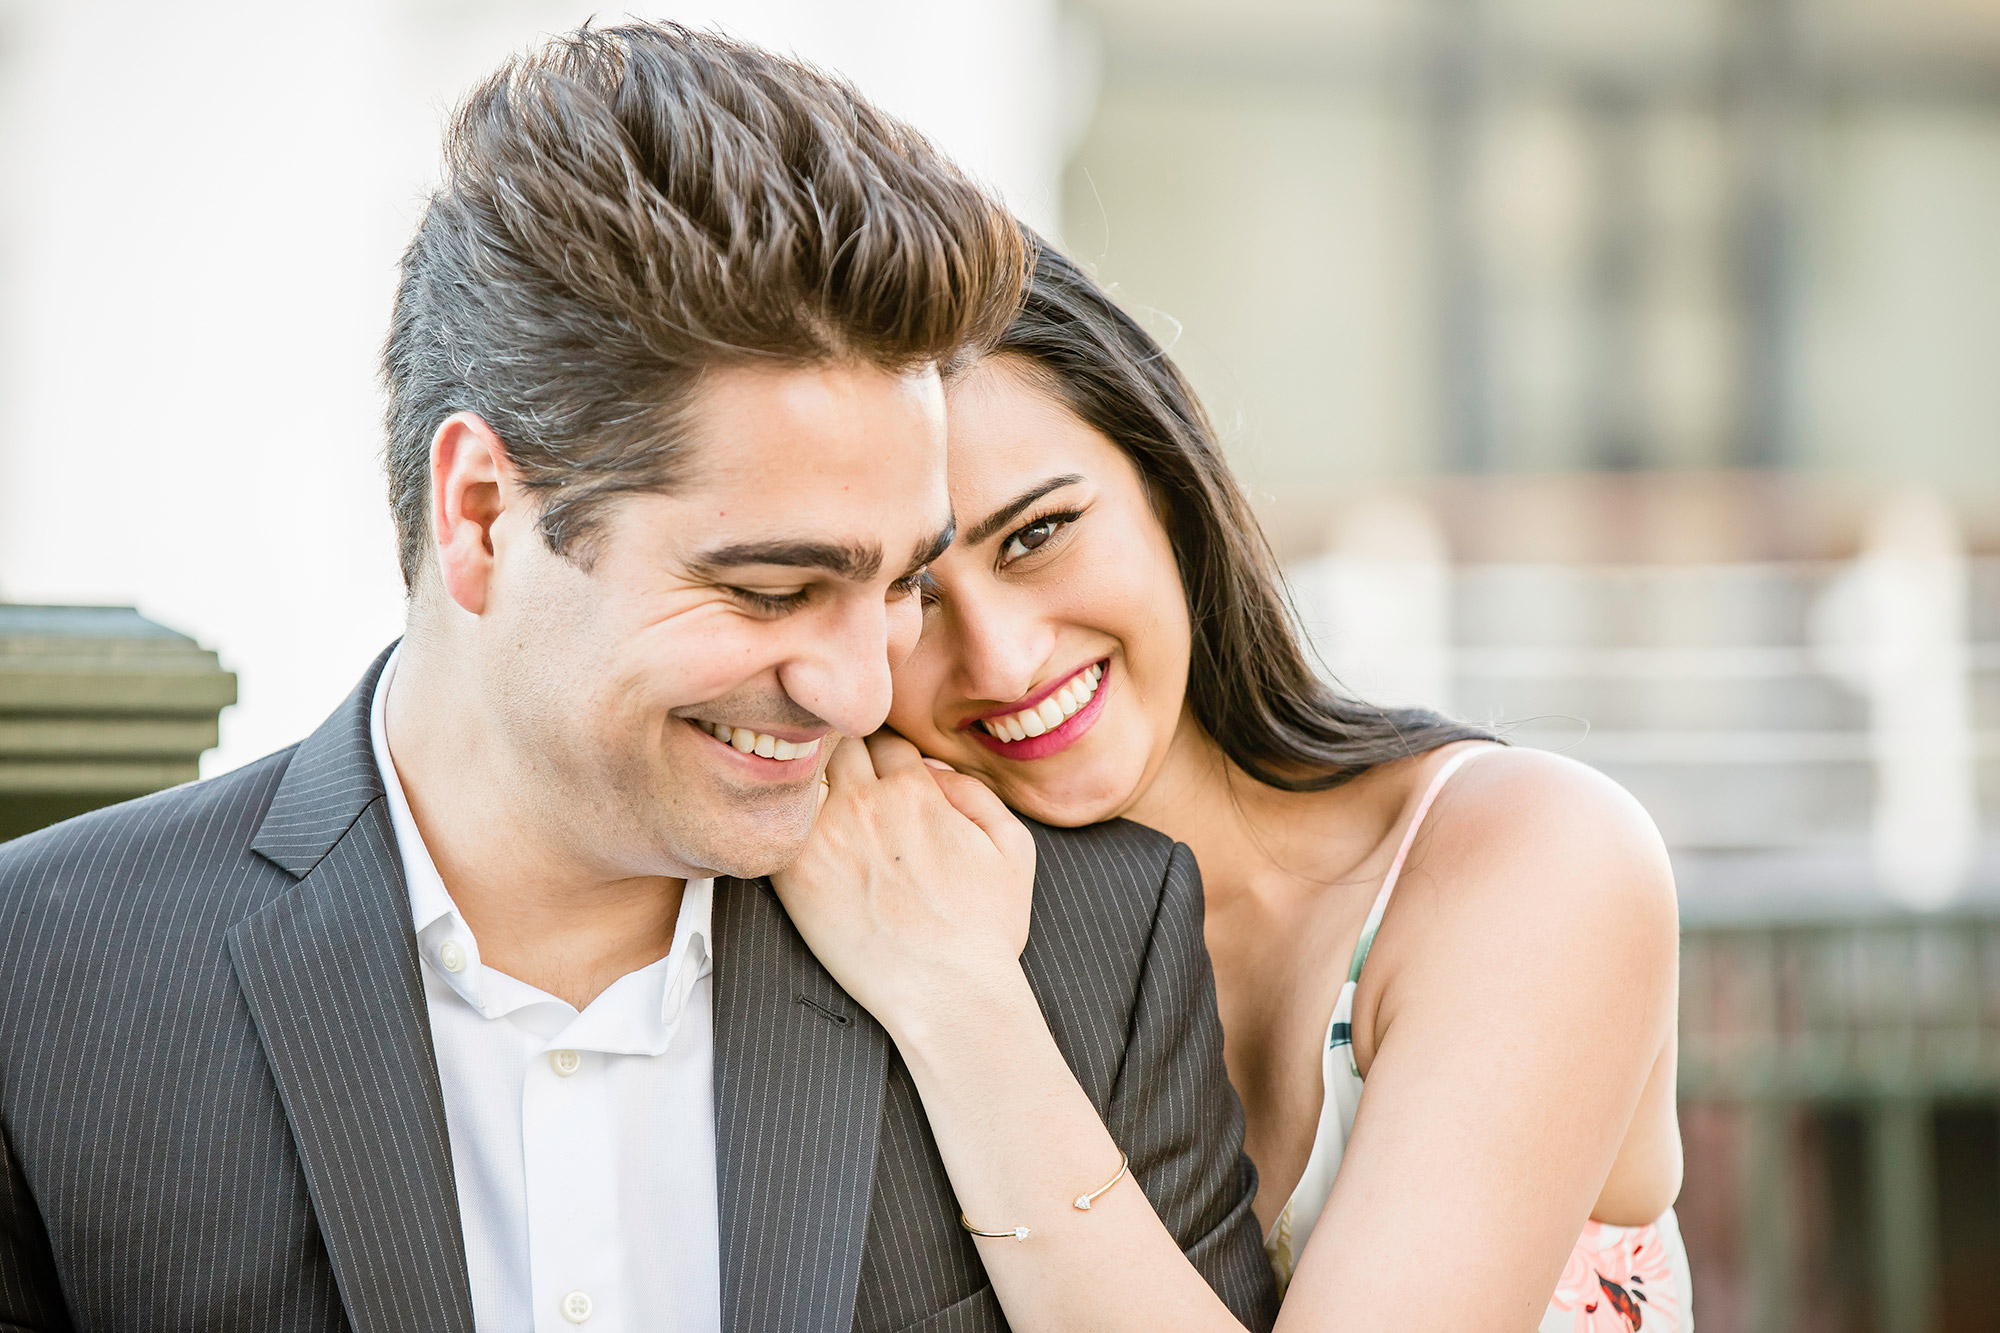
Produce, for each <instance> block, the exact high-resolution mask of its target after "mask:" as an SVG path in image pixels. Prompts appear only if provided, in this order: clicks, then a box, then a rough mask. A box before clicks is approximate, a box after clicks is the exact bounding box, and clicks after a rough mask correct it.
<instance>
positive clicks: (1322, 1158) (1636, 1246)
mask: <svg viewBox="0 0 2000 1333" xmlns="http://www.w3.org/2000/svg"><path fill="white" fill-rule="evenodd" d="M1487 752H1488V747H1484V746H1481V747H1478V748H1473V749H1466V750H1461V751H1459V752H1458V753H1457V754H1455V755H1453V756H1452V757H1451V758H1450V759H1449V760H1447V761H1446V762H1445V764H1444V766H1443V767H1442V768H1440V769H1439V770H1438V774H1437V776H1436V777H1435V778H1433V779H1432V780H1431V785H1430V788H1429V789H1428V790H1427V791H1425V793H1424V797H1423V800H1421V801H1420V802H1418V804H1417V810H1416V814H1415V815H1414V816H1413V817H1412V818H1411V820H1410V827H1409V830H1408V831H1407V832H1405V833H1404V835H1403V843H1402V846H1401V848H1400V849H1398V851H1397V852H1396V859H1395V861H1394V862H1393V863H1391V865H1390V866H1389V874H1388V877H1387V878H1386V879H1384V880H1383V881H1382V888H1381V890H1380V892H1378V893H1377V894H1376V895H1375V905H1374V908H1373V909H1372V910H1371V911H1370V912H1369V914H1368V921H1367V924H1365V925H1364V926H1363V927H1362V928H1361V939H1360V941H1359V942H1358V943H1357V944H1356V945H1355V947H1354V961H1353V962H1352V964H1350V965H1349V967H1348V971H1347V984H1346V985H1344V986H1342V987H1341V988H1340V998H1339V1000H1337V1001H1336V1002H1335V1003H1334V1006H1333V1017H1332V1019H1331V1020H1329V1021H1328V1023H1327V1028H1326V1042H1325V1045H1324V1046H1323V1047H1322V1048H1321V1077H1322V1079H1323V1080H1324V1082H1325V1085H1326V1100H1325V1102H1324V1103H1323V1104H1322V1106H1321V1108H1320V1117H1319V1128H1318V1130H1317V1131H1316V1132H1315V1133H1314V1135H1313V1145H1312V1155H1311V1156H1310V1157H1309V1158H1308V1159H1307V1161H1306V1169H1305V1174H1304V1175H1303V1176H1301V1177H1300V1179H1299V1184H1298V1188H1297V1189H1294V1190H1293V1191H1292V1197H1291V1198H1289V1199H1287V1200H1286V1201H1285V1206H1284V1208H1283V1210H1282V1211H1280V1212H1279V1214H1278V1218H1277V1221H1275V1222H1273V1223H1272V1224H1271V1230H1270V1234H1269V1235H1267V1236H1265V1237H1264V1252H1265V1254H1267V1255H1269V1256H1270V1260H1271V1270H1272V1272H1274V1273H1275V1274H1276V1275H1277V1278H1278V1290H1279V1291H1281V1292H1282V1291H1284V1289H1285V1288H1286V1287H1287V1286H1289V1285H1290V1284H1291V1280H1292V1274H1293V1272H1295V1271H1296V1270H1297V1268H1298V1262H1299V1256H1300V1255H1302V1254H1304V1253H1305V1248H1306V1240H1307V1238H1308V1237H1310V1236H1311V1235H1312V1230H1313V1226H1314V1225H1315V1224H1316V1223H1317V1222H1318V1221H1319V1215H1320V1212H1321V1211H1322V1210H1323V1209H1324V1208H1325V1207H1326V1201H1327V1198H1328V1196H1329V1195H1331V1194H1332V1192H1333V1178H1334V1176H1335V1175H1336V1174H1337V1173H1338V1172H1339V1170H1340V1161H1341V1157H1342V1156H1343V1155H1344V1154H1345V1152H1346V1150H1347V1140H1348V1136H1349V1135H1351V1134H1352V1133H1353V1132H1354V1113H1355V1110H1356V1108H1358V1107H1359V1106H1360V1104H1361V1071H1360V1070H1359V1069H1357V1068H1356V1067H1355V1064H1354V1040H1353V1022H1354V990H1355V985H1356V983H1357V982H1359V981H1360V979H1361V965H1362V963H1363V962H1365V961H1366V960H1367V958H1368V949H1369V946H1370V945H1372V944H1374V943H1375V931H1376V929H1377V928H1378V927H1379V926H1380V925H1381V924H1382V913H1383V912H1384V911H1385V910H1387V908H1388V906H1389V894H1390V893H1391V891H1393V890H1394V889H1395V887H1396V878H1397V876H1398V875H1400V874H1401V873H1402V870H1403V861H1404V859H1405V858H1407V857H1408V856H1409V853H1410V845H1411V844H1412V843H1414V842H1415V841H1416V837H1417V828H1418V826H1420V825H1421V824H1422V823H1423V822H1424V816H1425V815H1426V814H1428V813H1429V812H1430V808H1431V803H1432V802H1433V801H1434V800H1436V799H1437V794H1438V792H1439V791H1441V790H1442V789H1443V788H1444V784H1445V782H1446V781H1447V780H1448V779H1449V778H1450V777H1451V775H1452V774H1453V773H1456V772H1457V771H1458V770H1459V769H1460V768H1462V767H1464V766H1465V765H1466V764H1467V763H1469V762H1470V761H1472V760H1473V759H1476V758H1478V757H1479V756H1480V755H1482V754H1485V753H1487ZM1692 1300H1693V1290H1692V1287H1691V1285H1690V1283H1689V1279H1688V1262H1687V1251H1686V1250H1685V1249H1684V1248H1683V1247H1682V1245H1681V1232H1680V1226H1679V1224H1678V1223H1677V1222H1676V1221H1675V1219H1674V1210H1673V1209H1671V1208H1669V1209H1668V1210H1667V1211H1666V1212H1664V1213H1662V1214H1661V1215H1660V1217H1659V1218H1658V1220H1656V1221H1654V1222H1651V1223H1648V1224H1647V1225H1645V1226H1642V1227H1614V1226H1609V1225H1606V1224H1605V1223H1602V1222H1598V1221H1591V1222H1589V1223H1587V1224H1586V1225H1585V1226H1584V1229H1583V1235H1582V1236H1580V1237H1578V1238H1577V1242H1576V1248H1575V1249H1574V1250H1572V1251H1571V1252H1570V1256H1569V1262H1568V1263H1567V1264H1565V1265H1564V1266H1563V1272H1562V1277H1561V1278H1560V1279H1559V1280H1558V1281H1557V1282H1556V1289H1555V1292H1554V1293H1553V1294H1552V1295H1551V1296H1550V1298H1549V1305H1548V1309H1547V1311H1546V1312H1545V1313H1544V1314H1543V1315H1542V1321H1541V1323H1540V1324H1539V1325H1538V1326H1537V1333H1638V1330H1640V1329H1644V1330H1646V1333H1692V1330H1693V1328H1694V1315H1693V1311H1692V1308H1691V1306H1692Z"/></svg>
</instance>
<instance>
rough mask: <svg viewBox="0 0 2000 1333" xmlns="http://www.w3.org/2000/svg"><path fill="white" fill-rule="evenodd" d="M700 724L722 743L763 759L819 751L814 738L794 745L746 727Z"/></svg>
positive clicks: (789, 757)
mask: <svg viewBox="0 0 2000 1333" xmlns="http://www.w3.org/2000/svg"><path fill="white" fill-rule="evenodd" d="M701 725H702V727H703V728H704V729H705V730H706V731H707V732H708V734H709V735H711V736H713V737H715V739H717V740H719V741H721V742H722V743H723V744H724V745H733V746H735V747H736V748H737V749H738V750H740V751H742V752H743V753H744V754H754V755H758V756H760V757H762V758H765V759H804V758H805V757H806V756H807V755H812V754H818V753H819V742H818V741H816V740H812V741H805V742H803V743H802V744H798V745H794V744H792V742H790V741H781V740H779V739H778V738H777V737H776V736H770V735H766V734H765V733H763V732H761V731H752V730H750V728H748V727H732V726H729V725H727V724H726V723H722V722H704V723H702V724H701Z"/></svg>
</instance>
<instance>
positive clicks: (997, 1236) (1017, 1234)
mask: <svg viewBox="0 0 2000 1333" xmlns="http://www.w3.org/2000/svg"><path fill="white" fill-rule="evenodd" d="M1131 1169H1132V1159H1131V1158H1129V1157H1127V1156H1126V1155H1125V1154H1124V1152H1123V1151H1120V1152H1119V1154H1118V1170H1117V1172H1116V1173H1115V1174H1114V1175H1113V1176H1112V1177H1111V1179H1109V1180H1107V1181H1105V1182H1104V1183H1103V1184H1102V1185H1099V1186H1098V1187H1097V1188H1096V1189H1094V1190H1092V1191H1091V1192H1090V1193H1088V1194H1079V1195H1077V1196H1076V1197H1075V1198H1074V1199H1072V1200H1070V1206H1071V1207H1072V1208H1075V1209H1077V1210H1078V1211H1079V1212H1085V1213H1087V1212H1089V1211H1090V1205H1091V1204H1093V1203H1096V1202H1097V1201H1098V1200H1099V1199H1101V1198H1103V1197H1104V1196H1105V1195H1106V1194H1109V1193H1110V1192H1111V1187H1112V1186H1113V1185H1116V1184H1117V1183H1118V1182H1119V1181H1121V1180H1123V1179H1125V1173H1126V1172H1128V1171H1130V1170H1131ZM958 1224H959V1225H960V1226H962V1227H964V1228H965V1229H966V1231H967V1232H969V1233H971V1234H972V1235H975V1236H980V1237H983V1238H985V1239H987V1240H1026V1239H1027V1238H1028V1237H1029V1236H1030V1235H1031V1234H1032V1233H1031V1231H1030V1230H1029V1228H1027V1227H1012V1228H1010V1229H1008V1230H1006V1231H982V1230H981V1229H979V1228H978V1227H976V1226H974V1225H972V1222H971V1221H970V1220H969V1219H968V1218H967V1217H966V1215H965V1214H964V1213H960V1214H959V1215H958Z"/></svg>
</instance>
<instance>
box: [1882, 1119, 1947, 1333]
mask: <svg viewBox="0 0 2000 1333" xmlns="http://www.w3.org/2000/svg"><path fill="white" fill-rule="evenodd" d="M1931 1109H1932V1108H1931V1103H1930V1102H1929V1101H1928V1100H1926V1099H1921V1098H1915V1097H1901V1098H1894V1099H1890V1100H1885V1101H1883V1102H1880V1103H1878V1104H1877V1105H1875V1106H1874V1107H1872V1108H1870V1110H1869V1113H1868V1168H1869V1169H1868V1176H1869V1182H1870V1194H1871V1196H1872V1197H1871V1199H1870V1203H1871V1209H1870V1211H1871V1212H1872V1213H1873V1214H1874V1217H1875V1235H1874V1238H1873V1239H1874V1262H1875V1274H1874V1276H1875V1327H1876V1328H1877V1330H1879V1333H1930V1330H1931V1297H1932V1293H1933V1292H1934V1291H1935V1290H1936V1285H1937V1272H1936V1270H1937V1189H1936V1185H1935V1183H1934V1179H1933V1161H1932V1157H1933V1153H1932V1142H1931Z"/></svg>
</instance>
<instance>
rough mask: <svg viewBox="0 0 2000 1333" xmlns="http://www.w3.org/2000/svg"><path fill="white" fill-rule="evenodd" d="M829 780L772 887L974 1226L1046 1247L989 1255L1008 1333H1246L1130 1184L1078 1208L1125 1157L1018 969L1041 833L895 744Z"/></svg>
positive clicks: (853, 750)
mask: <svg viewBox="0 0 2000 1333" xmlns="http://www.w3.org/2000/svg"><path fill="white" fill-rule="evenodd" d="M871 751H872V752H873V756H872V759H871ZM829 776H830V781H831V795H830V797H829V800H828V807H827V809H825V810H823V811H822V815H821V821H820V824H819V826H818V827H817V828H816V829H815V832H814V837H813V840H812V844H811V845H810V847H809V848H808V851H807V853H806V854H805V856H804V857H802V858H801V860H800V861H799V863H798V864H797V865H795V866H794V867H793V868H792V869H791V870H788V871H787V872H785V873H784V874H782V875H779V876H775V877H774V878H773V884H774V886H775V887H776V888H777V890H778V894H779V896H780V898H781V899H782V900H783V901H784V903H785V906H786V908H787V910H788V911H789V912H790V913H791V915H792V918H793V920H794V921H795V922H796V923H797V924H798V926H799V929H800V931H801V933H802V934H803V935H804V937H805V939H806V942H807V944H808V945H810V946H811V947H812V949H813V951H814V953H815V954H817V955H818V956H819V958H820V960H821V962H822V963H824V964H825V965H826V966H827V968H828V970H829V971H830V972H832V974H833V975H834V977H835V978H836V979H837V980H838V981H839V982H840V983H841V985H842V986H843V987H845V988H846V989H847V990H848V992H849V993H850V994H852V995H853V996H854V997H855V999H856V1000H857V1001H858V1002H859V1003H861V1004H862V1005H863V1006H865V1007H866V1008H867V1009H868V1010H869V1011H870V1012H871V1013H873V1014H874V1015H875V1017H876V1018H877V1020H878V1021H880V1022H881V1023H882V1025H883V1027H884V1028H885V1029H886V1030H887V1031H888V1033H889V1035H890V1037H891V1038H892V1039H893V1040H894V1041H895V1042H896V1045H897V1049H898V1050H899V1052H900V1053H901V1055H902V1057H903V1061H904V1063H905V1064H906V1065H907V1066H908V1068H909V1070H910V1074H911V1077H912V1079H913V1080H914V1082H915V1083H916V1086H917V1090H918V1092H919V1094H920V1095H921V1096H922V1098H923V1102H924V1110H925V1113H926V1115H927V1116H928V1117H929V1119H930V1123H931V1129H932V1133H933V1135H934V1136H935V1138H936V1140H937V1143H938V1147H939V1151H940V1153H941V1154H942V1156H943V1159H944V1164H945V1167H946V1170H947V1171H948V1172H949V1173H950V1175H951V1179H952V1185H953V1188H954V1189H955V1190H956V1191H957V1194H958V1197H959V1201H960V1203H961V1205H962V1206H963V1208H964V1209H965V1212H966V1214H967V1216H968V1217H969V1218H970V1219H971V1220H972V1222H973V1223H974V1224H975V1225H976V1226H979V1227H981V1228H982V1229H986V1230H994V1231H1005V1230H1011V1229H1012V1228H1014V1227H1017V1226H1025V1227H1027V1228H1028V1229H1029V1236H1028V1239H1027V1240H1025V1241H1016V1240H1013V1239H1011V1238H1009V1239H998V1240H980V1241H978V1242H977V1244H978V1245H979V1249H980V1257H981V1259H982V1260H983V1261H984V1262H985V1264H986V1268H987V1271H988V1273H989V1275H990V1276H991V1277H992V1279H993V1284H994V1290H995V1292H996V1294H997V1295H998V1296H999V1298H1000V1301H1001V1304H1002V1305H1003V1306H1004V1307H1005V1308H1006V1311H1007V1315H1008V1319H1009V1321H1010V1323H1012V1324H1013V1325H1014V1327H1016V1328H1019V1329H1022V1330H1024V1333H1025V1331H1028V1330H1038V1329H1058V1328H1092V1329H1106V1330H1121V1329H1131V1330H1141V1329H1143V1330H1148V1333H1151V1331H1153V1330H1160V1329H1189V1330H1206V1329H1214V1330H1218V1333H1238V1330H1240V1329H1241V1328H1242V1325H1241V1324H1240V1323H1238V1321H1237V1320H1236V1318H1235V1317H1234V1316H1233V1315H1232V1314H1231V1313H1230V1312H1229V1309H1228V1308H1227V1307H1226V1306H1225V1305H1224V1304H1223V1303H1222V1301H1221V1300H1220V1299H1219V1298H1218V1297H1217V1296H1216V1294H1215V1292H1214V1291H1213V1290H1211V1289H1210V1287H1209V1285H1208V1284H1207V1282H1206V1281H1204V1280H1203V1278H1202V1277H1201V1275H1200V1274H1199V1273H1197V1272H1196V1271H1195V1269H1194V1268H1193V1267H1192V1266H1191V1265H1190V1264H1189V1262H1188V1260H1187V1258H1186V1257H1185V1256H1184V1255H1183V1254H1182V1253H1181V1251H1180V1248H1179V1246H1178V1245H1177V1244H1176V1243H1175V1241H1174V1238H1173V1237H1172V1236H1171V1235H1170V1234H1169V1233H1168V1231H1167V1229H1166V1228H1165V1226H1163V1225H1162V1224H1161V1222H1160V1220H1159V1218H1158V1217H1157V1216H1156V1215H1155V1214H1154V1212H1153V1210H1152V1207H1151V1206H1150V1205H1149V1204H1148V1202H1147V1200H1146V1196H1145V1195H1144V1193H1143V1192H1142V1191H1141V1190H1140V1189H1139V1187H1138V1186H1137V1185H1136V1184H1135V1183H1134V1182H1133V1181H1132V1180H1130V1179H1129V1178H1128V1179H1126V1180H1123V1181H1121V1182H1119V1183H1118V1184H1117V1185H1116V1186H1115V1187H1113V1188H1112V1189H1111V1190H1110V1191H1108V1192H1107V1193H1105V1194H1104V1195H1103V1196H1102V1197H1100V1198H1099V1199H1097V1200H1096V1201H1095V1202H1094V1203H1093V1204H1092V1206H1091V1208H1090V1209H1089V1210H1088V1211H1084V1210H1079V1209H1078V1208H1076V1207H1075V1206H1074V1203H1073V1200H1074V1199H1075V1198H1076V1197H1077V1196H1079V1195H1081V1194H1084V1193H1086V1192H1088V1191H1091V1190H1095V1189H1096V1188H1097V1187H1098V1186H1100V1185H1102V1184H1104V1183H1105V1182H1106V1181H1107V1180H1109V1179H1110V1178H1111V1177H1112V1175H1113V1173H1114V1172H1115V1171H1116V1170H1117V1167H1118V1161H1119V1149H1118V1146H1117V1145H1116V1144H1115V1143H1114V1142H1113V1141H1112V1138H1111V1135H1110V1134H1109V1133H1108V1132H1107V1131H1106V1129H1105V1127H1104V1124H1103V1122H1102V1121H1101V1120H1100V1119H1099V1118H1098V1114H1097V1111H1096V1109H1095V1108H1094V1107H1093V1106H1092V1105H1091V1103H1090V1101H1089V1099H1088V1098H1087V1097H1086V1096H1085V1094H1084V1092H1083V1090H1082V1089H1081V1088H1080V1087H1079V1086H1078V1085H1077V1082H1076V1078H1075V1076H1074V1075H1073V1074H1072V1073H1071V1072H1070V1069H1069V1066H1068V1064H1067V1063H1065V1061H1064V1060H1063V1057H1062V1054H1061V1052H1060V1051H1059V1050H1058V1049H1057V1047H1056V1044H1055V1041H1054V1039H1053V1038H1052V1037H1051V1036H1050V1035H1049V1030H1048V1025H1047V1024H1046V1023H1045V1022H1044V1021H1043V1018H1042V1014H1041V1009H1040V1006H1039V1005H1038V1004H1037V1002H1036V1000H1035V997H1034V994H1033V992H1032V991H1031V990H1030V989H1029V987H1028V983H1027V980H1026V978H1025V977H1024V975H1023V974H1022V971H1021V966H1020V953H1021V951H1022V949H1023V948H1024V947H1025V945H1026V941H1027V926H1028V914H1029V907H1030V904H1031V898H1032V892H1033V881H1034V843H1033V839H1032V837H1031V836H1030V835H1029V834H1028V832H1027V830H1026V829H1024V828H1023V827H1022V826H1021V825H1020V824H1019V822H1018V821H1016V820H1015V819H1014V818H1013V816H1012V815H1010V814H1008V813H1007V811H1006V809H1005V808H1004V807H1003V806H1001V805H1000V803H999V801H998V800H997V799H996V798H995V797H993V795H992V794H991V793H990V792H988V791H987V790H986V789H985V788H984V787H982V786H980V785H979V784H978V783H977V782H974V781H973V780H972V779H970V778H964V777H961V776H959V775H957V774H953V773H948V772H947V773H933V772H932V771H931V770H929V769H926V768H925V767H924V766H923V762H922V760H921V759H920V757H919V756H918V755H917V753H916V751H915V750H914V748H912V747H910V746H908V745H907V744H905V743H904V742H901V741H897V740H894V739H879V740H876V741H873V742H871V743H870V744H869V746H868V747H866V748H864V747H863V746H861V745H858V744H855V743H852V742H849V743H846V744H843V745H842V746H841V747H840V749H839V750H838V751H836V753H835V755H834V756H833V759H832V761H831V763H830V765H829ZM954 807H955V808H954Z"/></svg>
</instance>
